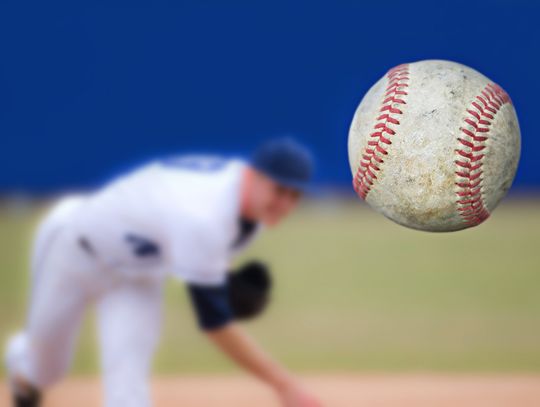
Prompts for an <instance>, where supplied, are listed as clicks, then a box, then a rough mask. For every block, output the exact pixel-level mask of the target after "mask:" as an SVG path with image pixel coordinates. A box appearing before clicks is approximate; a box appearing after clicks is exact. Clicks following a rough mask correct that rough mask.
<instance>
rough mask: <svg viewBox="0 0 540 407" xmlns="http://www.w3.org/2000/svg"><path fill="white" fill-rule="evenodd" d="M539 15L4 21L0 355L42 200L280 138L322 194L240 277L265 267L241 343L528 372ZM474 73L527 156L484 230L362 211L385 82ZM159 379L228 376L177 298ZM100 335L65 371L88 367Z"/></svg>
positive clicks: (275, 10)
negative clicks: (363, 117)
mask: <svg viewBox="0 0 540 407" xmlns="http://www.w3.org/2000/svg"><path fill="white" fill-rule="evenodd" d="M539 17H540V5H539V4H538V3H537V2H533V1H522V0H517V1H516V0H514V1H501V0H491V1H489V2H487V1H478V2H475V1H467V2H463V1H451V2H444V1H443V2H437V3H433V2H428V1H412V2H411V1H409V2H406V3H403V2H398V1H385V2H354V1H332V2H330V1H328V2H317V1H310V2H302V1H300V2H294V4H291V3H289V2H280V1H273V2H271V3H257V4H254V3H253V2H247V1H232V2H228V3H227V4H226V5H225V4H224V2H218V1H198V2H189V1H185V2H179V3H178V4H176V3H174V4H173V2H165V1H163V2H152V4H151V5H150V4H149V3H145V2H117V3H115V4H111V3H110V2H93V3H91V4H84V3H69V4H56V5H55V4H50V3H47V4H40V5H30V4H28V3H26V2H17V1H9V0H6V1H3V2H2V4H1V5H0V58H1V61H2V62H1V64H0V140H1V148H0V154H1V159H0V337H1V338H3V339H4V338H6V337H7V336H8V334H9V333H10V332H12V331H14V330H16V329H18V328H19V327H20V326H21V325H22V324H23V322H24V315H25V312H26V304H27V299H28V262H29V261H28V253H29V247H30V241H31V236H32V230H33V228H34V227H35V224H36V222H37V220H38V219H39V217H40V216H41V215H42V213H43V211H44V210H45V208H46V207H47V204H48V203H49V202H50V200H51V199H53V198H55V197H57V196H59V195H60V194H62V193H63V192H65V191H72V190H90V189H92V188H95V187H97V186H99V185H101V184H102V183H103V182H105V181H106V180H108V179H110V178H111V177H113V176H114V175H116V174H118V173H119V172H121V171H123V170H125V169H127V168H130V167H132V166H134V165H137V164H138V163H141V162H144V161H145V160H148V159H150V158H153V157H156V156H161V155H165V154H171V153H176V152H184V151H190V152H191V151H200V152H218V153H223V154H240V155H246V154H248V153H249V152H250V151H251V150H252V149H253V148H254V147H255V146H256V145H257V144H259V143H260V142H261V141H263V140H264V139H266V138H267V137H269V136H272V135H274V134H277V133H284V132H292V133H294V134H297V135H298V137H299V138H300V139H301V140H302V141H303V142H305V143H307V144H308V145H310V146H311V147H312V148H313V150H314V152H315V154H316V156H317V159H318V171H317V176H316V184H317V187H318V191H319V192H318V193H317V194H316V195H314V196H312V197H309V199H307V200H306V202H305V203H304V204H303V206H302V207H301V208H300V210H298V211H297V213H295V214H294V215H293V217H292V219H291V220H290V222H286V223H285V224H284V225H283V226H282V227H280V228H278V229H277V230H275V231H272V232H270V233H267V234H265V235H264V236H263V237H262V238H261V239H260V240H259V241H258V242H256V244H255V245H254V247H253V248H252V249H250V251H249V252H248V253H246V255H245V256H244V257H246V258H252V257H258V258H262V259H264V260H266V261H268V262H270V263H271V264H272V265H273V266H274V269H275V272H276V275H277V277H276V278H277V282H276V284H277V288H276V294H275V298H274V302H273V304H272V307H271V309H270V311H269V313H268V314H267V316H266V317H265V318H263V319H262V320H260V321H257V322H255V323H251V324H249V325H248V329H249V330H250V331H252V332H253V334H254V335H255V336H256V337H257V338H258V339H259V340H260V341H261V342H262V343H263V345H264V346H266V347H267V348H269V349H270V351H271V352H273V353H274V354H275V355H277V356H278V357H280V358H281V359H282V360H284V361H285V362H286V363H287V364H289V365H290V366H292V367H293V368H296V369H299V370H303V371H355V372H356V371H359V372H363V371H385V372H387V371H391V372H395V371H419V370H420V371H425V370H428V371H489V372H492V371H497V372H502V371H504V372H513V371H520V372H521V371H527V372H529V371H531V372H540V347H539V346H538V344H539V343H540V251H539V250H538V247H539V243H540V205H539V204H540V200H539V195H538V191H539V190H540V189H539V187H540V164H539V161H538V154H537V150H538V149H539V148H540V138H539V137H538V132H537V129H536V118H537V117H538V113H537V112H536V109H537V106H538V102H537V100H536V99H537V95H538V94H540V81H539V80H538V74H537V71H538V65H537V64H538V61H539V58H540V49H539V45H538V44H539V43H540V26H539V24H538V19H539ZM434 58H437V59H449V60H455V61H457V62H460V63H463V64H466V65H469V66H471V67H473V68H475V69H477V70H479V71H480V72H482V73H483V74H485V75H486V76H488V77H489V78H491V79H492V80H494V81H495V82H497V83H499V84H500V85H501V86H502V87H504V89H505V90H506V91H507V92H508V93H509V94H510V96H511V97H512V99H513V102H514V105H515V107H516V110H517V112H518V116H519V119H520V125H521V131H522V143H523V148H522V158H521V162H520V166H519V169H518V173H517V177H516V180H515V183H514V186H513V189H512V190H511V192H510V195H509V197H508V198H507V199H506V200H504V201H503V202H502V204H501V205H500V207H499V208H498V209H497V211H496V212H495V213H494V215H493V216H492V218H490V219H489V220H488V221H487V222H486V223H485V224H483V225H481V226H479V227H477V228H474V229H470V230H466V231H463V232H458V233H452V234H428V233H421V232H417V231H411V230H407V229H404V228H402V227H400V226H397V225H395V224H393V223H391V222H390V221H388V220H386V219H384V218H383V217H382V216H381V215H379V214H377V213H375V212H374V211H372V210H370V209H369V208H368V207H367V206H366V205H365V204H364V203H361V202H360V201H359V200H357V199H356V198H355V195H354V193H353V191H352V188H351V186H350V184H351V175H350V170H349V165H348V160H347V133H348V127H349V125H350V121H351V119H352V115H353V113H354V110H355V109H356V107H357V105H358V103H359V102H360V99H361V98H362V96H363V95H364V93H365V92H366V91H367V90H368V89H369V87H370V86H371V85H372V84H373V83H374V82H375V81H376V80H378V79H379V78H380V77H381V76H382V75H383V74H384V73H385V72H386V71H387V70H388V69H389V68H391V67H393V66H395V65H397V64H400V63H403V62H413V61H416V60H421V59H434ZM165 317H166V324H165V329H164V334H163V339H162V344H161V347H160V352H159V354H158V357H157V360H156V369H157V371H158V372H160V373H182V372H218V371H231V370H233V369H234V368H233V367H232V365H231V364H230V363H229V362H228V361H226V360H225V359H224V358H223V357H222V356H221V355H219V354H218V353H217V352H216V351H215V350H214V349H213V348H212V347H211V345H210V344H208V343H207V342H206V341H201V336H200V334H199V333H198V332H197V329H196V327H195V324H194V320H193V315H192V313H191V310H190V305H189V303H188V300H187V297H186V295H185V292H184V289H183V287H181V286H180V284H178V283H171V284H169V286H168V289H167V307H166V316H165ZM92 320H93V315H92V312H90V313H89V315H88V320H87V321H86V324H85V326H84V329H83V333H82V335H81V341H80V345H79V351H78V352H77V357H76V360H75V363H74V371H75V372H76V373H85V374H92V373H95V372H96V371H97V369H98V362H97V359H96V351H97V350H96V346H95V343H94V342H95V341H94V331H93V324H92Z"/></svg>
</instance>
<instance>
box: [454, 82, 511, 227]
mask: <svg viewBox="0 0 540 407" xmlns="http://www.w3.org/2000/svg"><path fill="white" fill-rule="evenodd" d="M506 103H512V101H511V100H510V97H509V96H508V94H507V93H506V92H505V91H504V90H503V89H502V88H501V87H500V86H499V85H497V84H491V83H489V84H488V85H487V86H486V87H485V88H484V89H483V90H482V91H481V92H480V95H477V96H476V97H475V100H474V101H473V102H472V103H471V107H470V108H469V109H466V111H467V113H468V114H469V115H470V116H469V117H466V118H465V120H464V122H465V123H464V125H465V126H468V127H469V128H466V127H460V129H459V130H460V131H461V133H462V134H463V135H462V136H461V137H458V139H457V141H458V143H459V144H460V145H459V148H458V149H457V150H456V154H457V155H458V159H457V160H456V161H455V163H456V165H457V166H458V168H457V171H456V175H457V176H458V180H457V181H456V186H457V187H458V188H459V189H458V191H457V192H456V195H457V196H458V199H457V201H456V203H457V205H458V208H457V210H458V212H459V214H460V216H461V217H462V219H463V221H464V222H465V223H466V224H467V225H469V226H475V225H478V224H480V223H482V222H483V221H484V220H486V219H487V218H488V217H489V211H488V209H487V208H486V207H485V205H484V198H483V196H482V181H483V178H482V174H483V170H482V165H483V163H482V160H483V158H484V157H485V154H476V153H478V152H480V151H482V150H484V149H485V148H486V144H485V142H486V141H487V140H488V137H487V133H488V132H489V130H490V126H491V121H490V120H493V118H494V117H495V115H496V114H497V112H498V111H499V109H500V108H501V107H502V106H503V105H504V104H506Z"/></svg>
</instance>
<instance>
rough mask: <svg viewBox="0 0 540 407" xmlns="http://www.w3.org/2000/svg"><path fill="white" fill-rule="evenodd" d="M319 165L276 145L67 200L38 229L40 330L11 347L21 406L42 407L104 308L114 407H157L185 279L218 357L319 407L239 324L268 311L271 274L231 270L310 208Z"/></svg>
mask: <svg viewBox="0 0 540 407" xmlns="http://www.w3.org/2000/svg"><path fill="white" fill-rule="evenodd" d="M312 167H313V164H312V158H311V155H310V153H309V152H308V151H307V150H306V148H305V147H303V146H302V145H300V144H298V143H297V142H295V141H294V140H292V139H275V140H271V141H269V142H267V143H266V144H264V145H262V146H261V147H260V148H259V149H258V150H257V151H256V153H255V154H254V155H253V157H252V159H251V161H250V162H245V161H242V160H236V159H223V158H218V157H198V156H185V157H177V158H170V159H166V160H161V161H155V162H152V163H150V164H148V165H146V166H143V167H142V168H140V169H137V170H136V171H134V172H132V173H129V174H127V175H125V176H122V177H120V178H119V179H117V180H115V181H113V182H111V183H110V184H108V185H106V186H105V187H104V188H103V189H101V190H99V191H97V192H95V193H93V194H89V195H84V196H83V195H77V196H68V197H66V198H64V199H62V200H61V201H60V202H59V203H58V204H57V205H56V206H55V207H54V208H53V209H52V211H51V212H50V213H49V214H48V216H47V217H46V218H45V220H44V221H43V222H42V224H41V225H40V227H39V228H38V231H37V234H36V239H35V244H34V248H33V253H32V256H33V257H32V264H31V268H32V270H31V273H32V292H31V303H30V308H29V314H28V319H27V321H26V324H25V327H24V329H23V330H22V331H21V332H20V333H18V334H16V335H15V336H14V337H12V338H11V339H10V340H9V342H8V345H7V349H6V364H7V369H8V374H9V380H10V384H11V388H12V392H13V400H14V405H15V406H17V407H36V406H39V405H40V401H41V399H42V396H43V393H44V392H45V391H46V389H47V388H48V386H50V385H52V384H53V383H55V382H57V381H58V380H59V379H60V378H61V377H62V376H63V375H64V374H65V373H66V370H67V369H68V367H69V365H70V359H71V356H72V352H73V347H74V343H75V340H76V336H77V331H78V327H79V324H80V322H81V319H82V316H83V313H84V311H85V309H86V308H87V307H88V306H90V305H95V307H96V310H97V316H98V318H97V320H98V328H99V342H100V349H101V366H102V371H103V380H104V387H105V405H106V406H107V407H119V406H122V407H146V406H150V404H151V401H150V394H149V388H148V387H149V386H148V376H149V370H150V364H151V359H152V355H153V353H154V350H155V347H156V343H157V340H158V337H159V332H160V324H161V308H162V294H163V285H164V282H165V278H166V276H167V275H170V274H172V275H173V276H175V277H177V278H179V279H181V280H182V281H183V282H185V284H186V287H187V289H188V291H189V294H190V298H191V299H192V303H193V308H194V311H195V313H196V316H197V320H198V323H199V326H200V328H201V330H202V331H203V332H204V333H205V334H206V335H207V336H208V337H209V338H210V340H211V341H212V342H213V343H215V344H216V345H217V347H218V348H219V349H221V350H222V351H223V352H224V353H226V354H227V355H228V356H229V357H230V358H232V359H233V360H234V361H235V362H236V363H238V364H239V365H240V366H242V367H243V368H245V369H247V370H248V371H249V372H251V373H253V374H254V375H255V376H257V377H259V378H260V379H262V380H263V381H264V382H266V383H267V384H269V385H270V386H271V387H272V388H273V389H274V390H275V392H276V394H277V395H278V397H279V399H280V401H281V403H282V405H283V406H285V407H317V406H320V404H319V402H318V401H316V399H315V398H314V397H313V396H312V395H311V394H310V393H309V392H307V391H306V390H304V389H303V388H302V387H301V386H300V385H299V384H298V382H297V381H296V379H295V378H294V377H293V375H292V374H291V373H289V372H288V371H287V370H286V369H285V368H284V367H283V366H281V365H280V364H279V363H277V362H276V361H274V360H273V359H272V358H271V357H270V356H268V355H267V354H266V353H265V352H264V351H263V350H262V349H261V348H259V347H258V346H257V344H256V343H255V342H254V341H253V340H252V339H251V338H250V337H248V336H247V335H246V333H245V332H244V331H243V330H242V329H241V327H240V326H239V325H238V324H237V323H236V321H237V320H239V319H244V318H252V317H254V316H256V315H258V314H259V313H260V312H261V311H262V310H263V308H264V306H265V304H266V302H267V299H268V295H269V291H270V288H271V278H270V275H269V271H268V270H267V268H266V266H265V265H264V264H261V263H258V262H252V263H249V264H246V265H244V266H243V267H241V268H240V269H239V270H236V271H234V272H228V270H229V266H230V264H231V259H232V258H233V256H234V255H236V254H237V253H238V252H239V251H241V250H242V249H244V248H245V247H246V246H247V245H248V244H249V243H250V242H251V241H252V240H253V238H254V237H255V236H256V235H257V234H258V233H259V232H260V231H261V229H263V228H264V227H271V226H274V225H276V224H277V223H279V222H280V221H281V220H282V219H283V218H284V217H285V216H286V215H287V214H289V213H290V211H291V210H292V209H293V208H294V207H295V206H296V205H297V203H298V200H299V198H300V196H301V192H302V190H303V189H304V188H305V187H306V185H307V183H308V182H309V180H310V177H311V174H312Z"/></svg>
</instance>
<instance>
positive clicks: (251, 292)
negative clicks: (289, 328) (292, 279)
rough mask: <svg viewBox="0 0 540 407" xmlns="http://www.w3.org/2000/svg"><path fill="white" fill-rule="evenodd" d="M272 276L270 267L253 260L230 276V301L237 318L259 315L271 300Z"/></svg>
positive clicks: (232, 272) (249, 317) (250, 317)
mask: <svg viewBox="0 0 540 407" xmlns="http://www.w3.org/2000/svg"><path fill="white" fill-rule="evenodd" d="M271 289H272V278H271V275H270V270H269V269H268V267H267V266H266V265H265V264H264V263H261V262H258V261H251V262H249V263H247V264H245V265H243V266H241V267H240V268H238V269H237V270H233V271H231V272H230V273H229V276H228V292H229V303H230V305H231V308H232V310H233V313H234V316H235V318H236V319H252V318H254V317H256V316H259V315H260V314H261V313H262V312H263V311H264V309H265V308H266V306H267V304H268V302H269V300H270V292H271Z"/></svg>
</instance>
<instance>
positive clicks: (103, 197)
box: [74, 156, 251, 285]
mask: <svg viewBox="0 0 540 407" xmlns="http://www.w3.org/2000/svg"><path fill="white" fill-rule="evenodd" d="M245 166H246V164H245V163H244V162H242V161H240V160H224V159H220V158H216V157H197V156H193V157H190V156H187V157H180V158H177V159H169V160H164V161H156V162H153V163H150V164H149V165H146V166H144V167H142V168H140V169H139V170H136V171H135V172H133V173H130V174H128V175H126V176H123V177H121V178H119V179H117V180H116V181H114V182H112V183H111V184H110V185H108V186H106V187H105V188H103V189H102V190H101V191H98V192H97V193H95V194H93V195H91V196H89V197H88V198H87V199H86V202H84V204H82V205H81V206H80V208H79V210H78V213H77V214H76V216H75V217H74V222H75V229H76V231H77V233H79V234H80V243H81V245H83V246H84V247H85V248H86V249H87V251H89V252H90V253H91V254H92V255H94V256H96V258H98V259H99V261H101V262H102V263H103V264H104V265H105V266H106V267H108V268H111V269H114V270H120V271H122V272H125V273H131V274H148V273H155V274H156V275H157V274H163V273H172V274H173V275H175V276H178V277H179V278H181V279H182V280H184V281H185V282H188V283H195V284H205V285H214V284H221V283H223V282H224V280H225V276H226V271H227V269H228V267H229V264H230V260H231V257H232V256H233V255H234V254H235V253H237V252H238V250H239V249H240V248H238V247H235V241H236V240H237V238H238V235H239V227H240V226H239V220H240V216H241V215H240V204H241V203H240V196H241V191H240V187H241V178H242V170H243V169H244V168H245ZM248 240H251V239H248ZM246 245H247V242H244V243H243V244H242V248H243V247H245V246H246Z"/></svg>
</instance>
